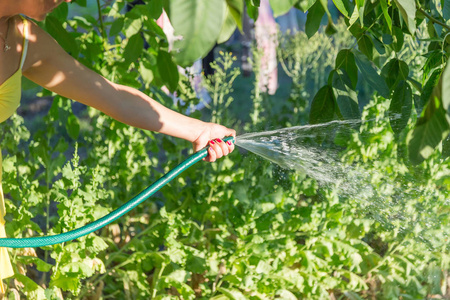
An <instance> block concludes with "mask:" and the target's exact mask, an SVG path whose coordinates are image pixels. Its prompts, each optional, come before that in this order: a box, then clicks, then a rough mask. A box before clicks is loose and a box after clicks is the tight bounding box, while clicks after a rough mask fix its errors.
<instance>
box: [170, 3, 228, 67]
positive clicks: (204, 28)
mask: <svg viewBox="0 0 450 300" xmlns="http://www.w3.org/2000/svg"><path fill="white" fill-rule="evenodd" d="M169 5H170V9H169V12H168V14H169V19H170V21H171V23H172V26H173V27H174V29H175V33H174V34H175V36H181V37H182V38H181V40H177V41H175V43H174V53H175V54H174V57H175V60H176V62H177V63H178V64H179V65H181V66H183V67H187V66H190V65H192V64H193V63H194V62H195V61H196V60H197V59H200V58H202V57H204V56H205V55H206V54H207V53H208V52H209V51H210V50H211V49H212V47H213V46H214V45H215V43H216V42H217V40H218V38H219V34H220V31H221V29H222V24H223V21H224V15H225V14H224V10H225V8H226V2H225V1H223V0H190V1H185V0H172V1H170V4H169Z"/></svg>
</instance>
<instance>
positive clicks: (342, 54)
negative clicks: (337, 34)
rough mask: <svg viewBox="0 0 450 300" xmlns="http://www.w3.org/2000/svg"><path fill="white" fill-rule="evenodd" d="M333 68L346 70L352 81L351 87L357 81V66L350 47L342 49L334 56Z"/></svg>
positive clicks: (354, 85)
mask: <svg viewBox="0 0 450 300" xmlns="http://www.w3.org/2000/svg"><path fill="white" fill-rule="evenodd" d="M335 69H343V70H345V72H347V75H348V77H350V80H351V82H352V87H353V89H356V84H357V83H358V67H356V63H355V56H354V55H353V53H352V51H351V50H350V49H342V50H341V51H339V53H338V55H337V56H336V62H335Z"/></svg>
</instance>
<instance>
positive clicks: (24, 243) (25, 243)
mask: <svg viewBox="0 0 450 300" xmlns="http://www.w3.org/2000/svg"><path fill="white" fill-rule="evenodd" d="M229 140H231V141H232V142H233V143H234V138H233V137H227V138H225V139H224V141H225V142H227V141H229ZM206 156H208V151H207V148H205V149H202V150H200V151H198V152H197V153H194V154H193V155H191V156H189V157H188V158H187V159H185V160H184V161H183V162H182V163H180V164H179V165H178V166H176V167H175V168H173V169H172V170H170V171H169V172H167V173H166V174H165V175H164V176H162V177H161V178H160V179H158V180H157V181H156V182H154V183H153V184H152V185H150V186H149V187H147V188H146V189H145V190H143V191H142V192H141V193H139V194H138V195H137V196H135V197H134V198H132V199H131V200H130V201H128V202H127V203H125V204H124V205H122V206H121V207H119V208H117V209H116V210H114V211H112V212H110V213H109V214H107V215H106V216H104V217H102V218H100V219H98V220H96V221H94V222H92V223H89V224H87V225H85V226H83V227H80V228H78V229H75V230H71V231H68V232H64V233H61V234H57V235H49V236H39V237H30V238H0V247H8V248H28V247H42V246H48V245H54V244H59V243H64V242H67V241H71V240H74V239H77V238H79V237H82V236H85V235H87V234H89V233H91V232H93V231H96V230H98V229H100V228H103V227H105V226H106V225H108V224H109V223H111V222H113V221H115V220H117V219H118V218H120V217H121V216H123V215H124V214H126V213H127V212H129V211H130V210H132V209H133V208H135V207H136V206H138V205H139V204H141V203H142V202H144V201H145V200H147V199H148V198H149V197H151V196H152V195H153V194H154V193H156V192H157V191H158V190H159V189H161V188H162V187H163V186H165V185H166V184H167V183H169V182H170V181H171V180H172V179H174V178H175V177H177V176H178V175H179V174H180V173H181V172H183V171H184V170H186V169H187V168H189V167H190V166H192V165H193V164H195V163H197V162H199V161H200V160H202V159H203V158H205V157H206Z"/></svg>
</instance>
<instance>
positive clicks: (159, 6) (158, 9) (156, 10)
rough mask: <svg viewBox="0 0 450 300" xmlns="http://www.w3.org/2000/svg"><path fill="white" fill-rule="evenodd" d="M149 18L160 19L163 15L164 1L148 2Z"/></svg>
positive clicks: (152, 0) (153, 0) (154, 0)
mask: <svg viewBox="0 0 450 300" xmlns="http://www.w3.org/2000/svg"><path fill="white" fill-rule="evenodd" d="M147 7H148V17H149V18H151V19H155V20H156V19H158V18H159V17H160V16H161V14H162V13H163V0H151V1H150V2H147Z"/></svg>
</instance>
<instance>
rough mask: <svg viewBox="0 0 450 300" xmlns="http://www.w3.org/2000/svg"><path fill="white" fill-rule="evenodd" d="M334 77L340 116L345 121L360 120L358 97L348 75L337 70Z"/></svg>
mask: <svg viewBox="0 0 450 300" xmlns="http://www.w3.org/2000/svg"><path fill="white" fill-rule="evenodd" d="M330 75H331V76H332V87H333V88H332V89H333V94H334V98H335V100H336V104H337V108H338V111H339V114H340V116H341V117H342V118H344V119H347V120H348V119H359V118H360V117H361V113H360V111H359V106H358V97H357V95H356V92H355V91H354V90H353V89H352V88H351V85H352V83H351V81H350V78H349V77H348V75H347V73H345V71H342V70H335V71H333V72H332V74H330Z"/></svg>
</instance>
